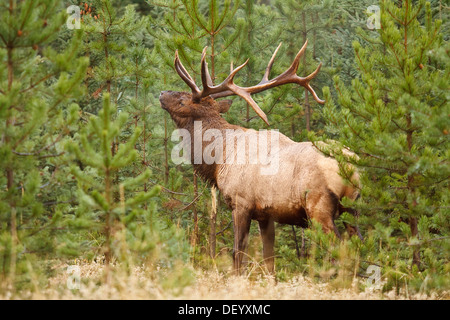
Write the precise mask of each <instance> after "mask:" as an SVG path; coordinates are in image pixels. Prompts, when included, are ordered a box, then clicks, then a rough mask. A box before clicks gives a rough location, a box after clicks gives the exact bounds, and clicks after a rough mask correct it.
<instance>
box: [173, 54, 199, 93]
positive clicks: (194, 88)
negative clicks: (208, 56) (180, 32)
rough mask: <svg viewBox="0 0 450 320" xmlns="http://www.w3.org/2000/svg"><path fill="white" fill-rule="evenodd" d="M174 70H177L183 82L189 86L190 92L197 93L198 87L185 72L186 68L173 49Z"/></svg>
mask: <svg viewBox="0 0 450 320" xmlns="http://www.w3.org/2000/svg"><path fill="white" fill-rule="evenodd" d="M174 64H175V70H176V71H177V73H178V75H179V76H180V77H181V79H183V81H184V82H186V84H187V85H188V86H189V87H190V88H191V90H192V94H194V95H198V94H199V93H200V89H199V88H198V87H197V85H196V84H195V82H194V80H193V79H192V77H191V76H190V75H189V73H188V72H187V70H186V68H185V67H184V66H183V64H182V63H181V61H180V57H179V56H178V50H176V51H175V61H174Z"/></svg>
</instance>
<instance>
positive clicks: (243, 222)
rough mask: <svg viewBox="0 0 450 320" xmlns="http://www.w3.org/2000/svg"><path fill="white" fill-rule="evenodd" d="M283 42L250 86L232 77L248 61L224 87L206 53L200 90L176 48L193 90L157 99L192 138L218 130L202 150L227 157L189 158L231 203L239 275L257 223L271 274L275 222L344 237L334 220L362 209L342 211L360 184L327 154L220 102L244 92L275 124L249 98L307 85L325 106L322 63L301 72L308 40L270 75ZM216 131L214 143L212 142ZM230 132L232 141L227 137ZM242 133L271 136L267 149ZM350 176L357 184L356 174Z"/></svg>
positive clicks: (350, 229)
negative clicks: (314, 226) (311, 225)
mask: <svg viewBox="0 0 450 320" xmlns="http://www.w3.org/2000/svg"><path fill="white" fill-rule="evenodd" d="M280 46H281V44H280V45H279V46H278V47H277V49H276V50H275V52H274V54H273V56H272V58H271V59H270V61H269V63H268V66H267V68H266V70H265V73H264V76H263V78H262V80H261V81H260V82H259V84H257V85H255V86H251V87H240V86H238V85H236V84H235V83H234V81H233V79H234V77H235V75H236V73H237V72H238V71H239V70H241V69H242V68H243V67H244V66H245V65H246V63H247V62H248V60H247V61H246V62H245V63H244V64H242V65H240V66H238V67H237V68H235V69H234V70H232V71H231V73H230V74H229V75H228V76H227V78H226V79H225V80H224V81H223V82H222V83H221V84H219V85H213V81H212V79H211V76H210V74H209V71H208V65H207V63H206V48H205V49H204V50H203V54H202V58H201V82H202V86H203V88H202V90H200V89H199V88H198V87H197V85H196V84H195V82H194V80H193V78H192V77H191V76H190V75H189V73H188V72H187V70H186V69H185V68H184V66H183V65H182V63H181V61H180V59H179V56H178V52H176V53H175V70H176V71H177V73H178V75H179V76H180V77H181V78H182V79H183V81H184V82H185V83H186V84H187V85H188V86H189V87H190V88H191V90H192V93H187V92H174V91H163V92H161V95H160V98H159V100H160V103H161V107H162V108H163V109H164V110H166V111H168V112H169V114H170V116H171V117H172V119H173V120H174V122H175V124H176V126H177V127H178V128H180V129H182V130H185V131H186V132H188V133H189V134H190V136H195V135H198V134H200V135H203V134H205V133H206V132H207V131H208V130H209V131H213V132H214V133H215V134H213V135H212V136H214V140H213V141H205V140H208V139H205V140H202V141H201V142H200V148H201V151H202V153H201V154H204V152H206V151H207V149H208V150H210V151H211V150H213V152H212V153H214V157H216V159H217V158H218V157H217V156H218V155H219V154H220V158H221V159H222V160H224V161H214V162H211V161H199V159H198V155H195V154H194V153H191V154H190V163H192V164H193V166H194V170H195V171H196V172H197V173H198V174H199V175H200V176H201V177H202V178H203V179H204V180H206V181H207V182H209V183H211V184H212V185H214V186H216V187H217V188H218V189H219V190H220V192H221V193H222V195H223V197H224V199H225V202H226V203H227V204H228V206H229V207H230V208H231V209H232V219H233V227H234V248H233V264H234V270H235V271H236V272H237V273H238V274H239V273H240V272H241V271H242V268H243V266H244V265H245V255H246V249H247V243H248V234H249V229H250V223H251V220H256V221H258V223H259V228H260V232H261V237H262V242H263V256H264V260H265V264H266V267H267V269H268V270H269V271H270V272H273V271H274V241H275V222H278V223H282V224H291V225H298V226H301V227H307V226H308V222H309V220H310V219H313V220H315V221H317V222H319V223H320V224H321V225H322V228H323V230H324V231H325V232H335V233H336V235H337V236H338V237H340V235H339V231H338V229H337V228H336V225H335V223H334V219H335V218H337V217H338V216H339V215H340V214H341V213H342V212H344V211H347V212H351V213H353V214H355V213H356V212H355V211H353V210H352V209H350V208H343V206H342V205H341V204H340V200H341V199H342V198H343V197H347V198H349V199H351V200H355V199H356V198H357V197H358V188H357V187H355V186H354V185H353V184H349V183H345V181H344V180H343V179H342V178H341V176H340V175H339V168H338V163H337V161H336V160H335V159H333V158H330V157H326V156H324V155H323V154H322V153H321V152H320V151H318V150H317V148H316V147H315V146H314V145H313V144H312V143H311V142H295V141H292V140H291V139H289V138H288V137H286V136H284V135H283V134H281V133H279V132H278V131H276V130H269V131H255V130H252V129H246V128H243V127H239V126H236V125H233V124H230V123H228V122H227V121H226V120H225V119H224V118H222V116H221V115H220V114H221V113H225V112H227V111H228V110H229V108H230V106H231V101H230V100H216V99H218V98H222V97H227V96H232V95H238V96H240V97H242V98H243V99H244V100H245V101H246V102H247V103H248V104H249V105H250V106H251V107H252V108H253V109H254V110H255V112H256V113H257V114H258V115H259V116H260V117H261V118H262V119H263V120H264V122H265V123H267V124H269V123H268V119H267V116H266V114H265V113H264V112H263V111H262V110H261V108H260V107H259V106H258V105H257V104H256V102H255V101H254V100H253V98H252V97H251V95H252V94H255V93H258V92H262V91H264V90H267V89H270V88H274V87H277V86H280V85H283V84H288V83H296V84H299V85H301V86H303V87H304V88H306V89H307V90H308V91H309V92H310V93H311V94H312V96H313V97H314V99H315V100H316V101H317V102H318V103H321V104H323V103H324V101H323V100H321V99H320V98H319V97H318V96H317V94H316V93H315V91H314V89H313V88H312V87H311V86H310V84H309V83H310V81H311V80H312V79H313V78H314V77H315V76H316V75H317V74H318V72H319V70H320V67H321V65H319V66H318V67H317V69H316V70H315V71H314V72H312V73H311V74H310V75H308V76H307V77H305V78H303V77H299V76H297V74H296V73H297V69H298V66H299V61H300V58H301V56H302V55H303V54H304V52H305V50H306V46H307V41H306V42H305V44H304V45H303V47H302V48H301V49H300V51H299V52H298V54H297V56H296V57H295V59H294V61H293V63H292V64H291V66H290V67H289V68H288V69H287V70H286V71H285V72H283V73H282V74H280V75H278V76H277V77H275V78H273V79H272V80H269V76H270V71H271V69H272V65H273V62H274V59H275V56H276V54H277V52H278V49H279V48H280ZM199 124H200V125H199ZM212 136H211V137H210V139H209V140H212ZM225 136H226V137H227V139H225V138H224V137H225ZM263 136H264V137H263ZM230 137H231V140H230V139H229V138H230ZM243 137H245V138H246V139H249V140H251V141H260V140H261V141H268V140H270V141H269V143H268V146H266V147H264V148H263V147H262V145H261V144H259V143H258V147H257V148H256V149H255V148H254V145H253V149H252V145H249V144H247V145H245V144H244V145H242V144H240V143H239V140H240V139H241V140H242V138H243ZM268 137H269V138H268ZM263 138H264V139H263ZM252 139H253V140H252ZM193 140H196V139H193ZM193 140H191V141H190V142H189V143H190V147H191V149H195V148H198V144H197V147H196V143H198V141H197V142H196V141H193ZM274 141H275V142H276V145H275V143H274ZM189 143H188V144H189ZM230 145H231V148H230ZM211 146H212V147H211ZM233 148H235V150H234V149H233ZM229 150H232V151H233V150H234V151H235V152H230V151H229ZM212 153H211V154H212ZM236 153H237V156H239V155H244V161H241V162H238V163H236V161H228V160H230V158H232V159H231V160H233V159H235V158H234V156H236ZM255 153H258V154H259V156H261V155H262V156H264V157H263V158H265V159H266V160H268V162H267V161H266V162H265V163H264V164H263V163H260V162H257V163H255V162H254V161H251V158H252V156H254V155H255ZM253 158H255V157H253ZM256 158H257V157H256ZM275 158H276V160H277V169H278V170H275V171H273V172H272V174H267V172H263V170H262V169H264V168H266V169H267V166H268V163H269V162H271V161H274V159H275ZM352 180H354V181H359V178H358V174H357V173H356V172H355V173H354V176H353V179H352ZM346 230H347V232H348V233H349V234H350V235H353V234H356V235H358V236H359V237H361V235H360V233H359V230H358V228H357V227H356V226H351V225H348V224H347V225H346Z"/></svg>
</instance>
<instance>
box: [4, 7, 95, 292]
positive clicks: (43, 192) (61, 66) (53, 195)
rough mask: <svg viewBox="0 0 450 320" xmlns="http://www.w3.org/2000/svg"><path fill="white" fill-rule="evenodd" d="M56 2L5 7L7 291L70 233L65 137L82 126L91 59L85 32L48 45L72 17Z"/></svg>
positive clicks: (21, 281) (27, 276) (25, 280)
mask: <svg viewBox="0 0 450 320" xmlns="http://www.w3.org/2000/svg"><path fill="white" fill-rule="evenodd" d="M57 3H58V2H57V1H20V2H11V3H10V4H9V6H7V9H4V10H2V11H1V13H0V18H1V21H2V23H1V26H0V62H1V63H0V79H1V81H0V123H1V124H0V132H1V144H0V167H1V168H2V175H1V176H0V185H1V186H2V192H1V193H0V208H1V215H0V234H1V235H0V238H1V240H0V279H1V283H2V287H1V288H0V290H3V289H5V288H6V287H10V288H14V287H15V286H16V285H20V286H23V285H25V284H27V283H28V281H29V280H30V276H31V274H30V273H31V272H36V273H38V271H37V270H38V269H41V267H42V265H43V264H42V263H40V264H34V262H36V260H39V259H43V258H44V257H46V256H47V255H51V254H54V253H55V249H56V246H57V242H56V239H61V238H64V232H62V231H61V230H62V227H61V225H62V221H64V220H65V219H66V218H67V216H66V215H65V214H64V212H66V210H67V206H66V205H65V204H64V203H70V202H71V195H70V186H69V187H68V188H66V189H61V188H60V186H61V185H62V184H63V183H64V182H65V177H66V175H67V166H66V165H65V163H64V160H63V158H62V155H63V153H64V151H63V144H64V143H65V142H66V141H67V140H69V139H70V133H71V131H72V130H74V129H75V128H76V120H77V118H78V105H77V104H76V103H75V101H76V100H75V99H76V97H77V96H78V95H80V94H82V92H83V91H82V88H81V87H80V83H81V81H82V80H83V77H84V74H85V72H86V69H87V66H88V60H87V59H86V58H84V57H78V56H77V55H78V53H79V52H80V49H81V48H80V47H81V33H80V32H76V33H74V36H73V38H72V40H71V41H70V43H69V44H68V47H67V49H66V50H59V51H56V50H54V49H53V48H51V47H49V43H51V42H52V41H53V40H54V39H56V38H57V37H58V34H59V30H60V28H61V26H62V25H63V23H64V20H65V13H64V12H60V11H59V8H58V6H57ZM32 265H33V267H31V266H32ZM33 268H34V271H33ZM16 275H17V278H16Z"/></svg>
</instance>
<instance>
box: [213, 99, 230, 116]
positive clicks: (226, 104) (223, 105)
mask: <svg viewBox="0 0 450 320" xmlns="http://www.w3.org/2000/svg"><path fill="white" fill-rule="evenodd" d="M217 103H218V104H219V112H220V113H225V112H227V111H228V110H229V109H230V107H231V104H232V103H233V100H220V101H217Z"/></svg>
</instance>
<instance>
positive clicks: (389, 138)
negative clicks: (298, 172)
mask: <svg viewBox="0 0 450 320" xmlns="http://www.w3.org/2000/svg"><path fill="white" fill-rule="evenodd" d="M423 13H424V14H423ZM381 25H382V28H381V29H380V30H379V37H377V38H375V39H374V40H373V41H372V42H371V43H370V44H367V45H365V46H363V45H361V44H360V43H359V42H357V41H355V42H354V43H353V46H354V50H355V55H356V58H357V59H356V61H357V64H358V69H359V71H360V73H361V77H360V78H355V79H353V80H352V84H351V87H350V88H348V87H347V86H345V85H344V84H343V83H342V81H341V80H340V79H339V77H336V78H335V88H336V92H337V96H338V99H337V101H338V105H337V104H335V103H334V101H333V100H332V99H331V96H330V92H329V90H328V89H325V90H324V94H325V96H326V100H327V101H328V102H327V104H326V106H325V109H324V110H323V115H324V117H325V119H326V120H327V122H328V123H329V125H328V127H327V128H328V129H329V132H331V133H332V134H338V136H337V138H338V139H339V142H340V143H341V144H339V145H338V146H339V148H338V149H336V148H332V150H330V149H329V150H323V151H324V152H326V153H329V152H330V151H331V152H332V153H333V155H334V156H335V158H336V159H337V160H338V161H339V162H341V163H344V162H345V161H349V162H350V163H352V164H354V165H356V166H357V167H358V168H360V172H361V185H362V188H361V200H360V201H358V203H357V207H358V209H359V211H360V212H361V219H360V224H361V225H362V226H363V228H364V229H366V231H367V232H368V233H369V234H370V233H371V232H375V234H376V233H380V237H381V236H382V235H383V234H384V236H383V237H384V240H385V241H386V242H387V247H388V248H389V250H386V251H384V250H380V254H379V255H377V256H376V257H377V259H380V260H375V261H379V262H378V263H380V264H381V265H383V267H384V268H386V269H385V270H389V271H386V274H387V276H388V279H389V280H388V286H389V285H390V286H392V285H394V284H395V286H399V285H401V283H400V282H401V281H400V280H399V278H398V275H399V274H401V275H402V276H401V278H402V279H403V280H402V281H405V282H409V281H411V283H414V284H415V288H416V289H418V288H420V285H421V284H423V282H421V281H425V280H424V279H425V277H426V274H428V273H429V272H436V273H437V276H436V277H437V278H440V277H444V274H443V273H442V272H444V271H445V269H446V268H447V267H448V250H446V249H445V248H448V244H449V240H448V237H449V231H450V229H449V224H448V222H444V221H448V220H449V216H448V215H449V210H448V205H449V202H448V199H449V191H448V190H449V185H448V182H449V179H448V178H449V176H450V171H449V170H450V166H449V155H450V154H449V140H448V137H447V134H448V132H447V131H448V129H447V128H448V126H449V121H448V116H447V115H448V113H449V111H450V109H449V108H450V105H449V103H448V94H447V91H448V81H449V78H448V75H449V73H448V55H447V57H444V56H443V55H442V53H441V54H439V52H442V49H440V48H442V47H443V48H445V47H448V44H447V43H445V42H443V40H442V35H441V33H440V31H439V30H440V26H441V21H440V20H433V19H432V15H431V8H430V4H429V3H425V2H424V1H420V2H419V3H417V4H412V3H411V1H403V2H402V6H401V7H399V6H397V4H394V3H393V2H390V1H382V2H381ZM360 32H362V30H360ZM447 53H448V52H447ZM445 59H447V62H445ZM311 138H312V139H315V137H314V135H311ZM343 146H346V147H348V148H349V149H350V150H352V151H354V152H355V153H356V154H357V156H358V157H353V156H352V157H348V156H346V154H344V153H343V151H342V150H343V149H342V148H343ZM341 168H342V170H341V171H342V172H341V173H342V176H343V177H350V176H351V172H350V171H349V170H350V169H349V167H348V166H341ZM435 221H439V223H437V224H436V223H435ZM389 252H391V254H389ZM392 252H396V259H399V260H398V261H395V260H392V261H391V260H390V259H391V258H392V254H393V253H392ZM431 253H432V255H433V256H434V258H433V260H430V258H429V257H430V256H431ZM387 257H390V258H387ZM411 264H413V266H411ZM418 270H420V271H421V272H419V271H418ZM431 270H433V271H431ZM424 275H425V276H424ZM439 282H440V281H437V283H439Z"/></svg>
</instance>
